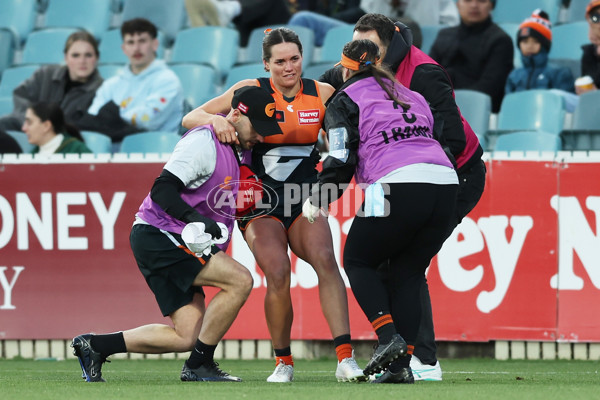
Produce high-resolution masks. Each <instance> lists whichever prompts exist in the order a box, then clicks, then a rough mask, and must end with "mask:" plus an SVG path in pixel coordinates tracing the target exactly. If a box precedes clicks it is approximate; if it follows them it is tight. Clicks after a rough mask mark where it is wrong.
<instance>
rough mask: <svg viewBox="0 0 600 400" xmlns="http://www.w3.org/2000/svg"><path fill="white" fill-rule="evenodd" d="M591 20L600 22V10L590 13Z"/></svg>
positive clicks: (595, 22)
mask: <svg viewBox="0 0 600 400" xmlns="http://www.w3.org/2000/svg"><path fill="white" fill-rule="evenodd" d="M590 21H592V23H593V24H597V23H599V22H600V11H596V12H593V13H590Z"/></svg>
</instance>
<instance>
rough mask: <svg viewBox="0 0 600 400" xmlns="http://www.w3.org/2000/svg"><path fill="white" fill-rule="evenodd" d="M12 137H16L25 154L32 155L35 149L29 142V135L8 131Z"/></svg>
mask: <svg viewBox="0 0 600 400" xmlns="http://www.w3.org/2000/svg"><path fill="white" fill-rule="evenodd" d="M6 133H8V134H9V135H10V136H12V137H14V138H15V140H16V141H17V143H19V146H21V150H23V153H31V150H33V148H34V147H35V146H34V145H32V144H31V143H29V141H28V140H27V135H26V134H25V133H23V132H21V131H6Z"/></svg>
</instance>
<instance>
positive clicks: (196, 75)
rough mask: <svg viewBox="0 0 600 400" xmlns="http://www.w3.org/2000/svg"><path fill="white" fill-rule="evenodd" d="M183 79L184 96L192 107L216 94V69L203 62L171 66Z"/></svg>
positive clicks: (181, 79)
mask: <svg viewBox="0 0 600 400" xmlns="http://www.w3.org/2000/svg"><path fill="white" fill-rule="evenodd" d="M169 67H170V68H171V69H172V70H173V72H175V74H177V76H178V77H179V80H180V81H181V86H182V87H183V96H184V98H185V100H186V101H187V102H188V103H189V105H190V106H192V108H196V107H198V106H200V105H202V104H203V103H204V102H206V101H207V100H210V99H211V98H213V97H214V96H215V94H216V86H215V80H216V71H215V70H214V69H213V68H212V67H209V66H208V65H202V64H173V65H170V66H169Z"/></svg>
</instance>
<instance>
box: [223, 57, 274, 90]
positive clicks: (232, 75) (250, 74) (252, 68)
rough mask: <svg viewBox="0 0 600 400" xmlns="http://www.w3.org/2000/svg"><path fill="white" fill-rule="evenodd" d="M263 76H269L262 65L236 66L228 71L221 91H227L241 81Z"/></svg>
mask: <svg viewBox="0 0 600 400" xmlns="http://www.w3.org/2000/svg"><path fill="white" fill-rule="evenodd" d="M263 76H264V77H268V76H270V74H269V73H268V72H267V71H265V66H264V64H263V63H254V64H243V65H236V66H235V67H233V68H231V70H229V73H228V74H227V78H225V84H224V85H223V90H227V89H229V88H230V87H231V86H233V85H234V84H235V83H237V82H239V81H241V80H243V79H254V78H261V77H263Z"/></svg>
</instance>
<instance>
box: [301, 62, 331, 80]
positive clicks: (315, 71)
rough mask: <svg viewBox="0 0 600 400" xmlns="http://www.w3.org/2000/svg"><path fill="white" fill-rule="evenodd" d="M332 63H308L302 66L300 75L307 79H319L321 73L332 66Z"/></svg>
mask: <svg viewBox="0 0 600 400" xmlns="http://www.w3.org/2000/svg"><path fill="white" fill-rule="evenodd" d="M333 65H334V64H332V63H321V64H313V65H309V66H308V67H306V68H302V76H303V77H304V78H308V79H315V80H317V79H319V77H321V75H323V73H324V72H325V71H327V70H328V69H330V68H332V67H333Z"/></svg>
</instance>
